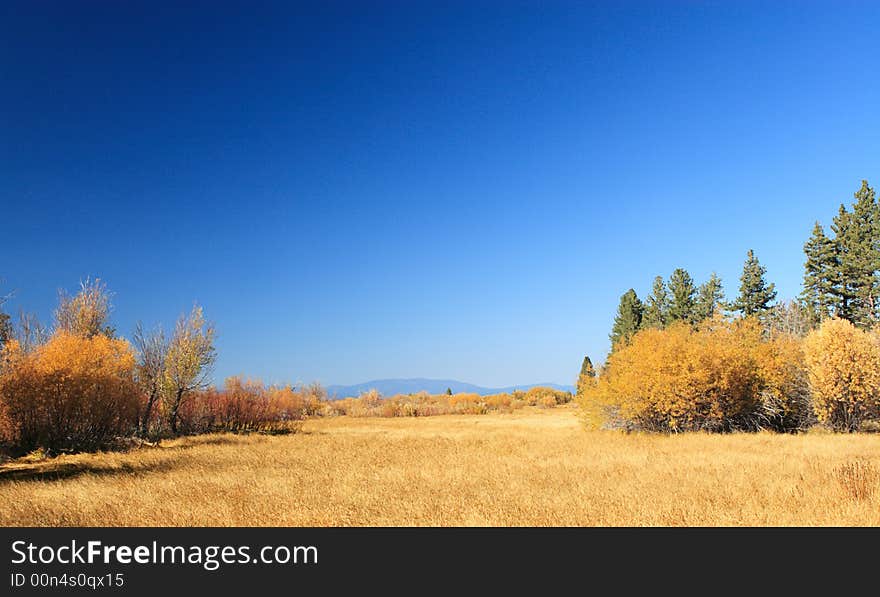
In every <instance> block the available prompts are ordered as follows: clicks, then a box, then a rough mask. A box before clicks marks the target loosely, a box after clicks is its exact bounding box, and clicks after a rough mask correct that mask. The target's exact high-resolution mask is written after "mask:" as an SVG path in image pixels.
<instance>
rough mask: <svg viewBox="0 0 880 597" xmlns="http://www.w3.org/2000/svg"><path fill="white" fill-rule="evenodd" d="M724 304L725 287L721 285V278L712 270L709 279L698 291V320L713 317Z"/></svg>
mask: <svg viewBox="0 0 880 597" xmlns="http://www.w3.org/2000/svg"><path fill="white" fill-rule="evenodd" d="M722 305H724V289H723V288H722V287H721V278H719V277H718V274H716V273H715V272H712V275H711V276H709V279H708V280H707V281H706V282H704V283H703V284H701V285H700V289H699V290H698V291H697V305H696V314H697V321H703V320H705V319H709V318H710V317H713V316H714V315H715V313H717V312H719V311H720V310H721V308H722Z"/></svg>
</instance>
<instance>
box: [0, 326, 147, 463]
mask: <svg viewBox="0 0 880 597" xmlns="http://www.w3.org/2000/svg"><path fill="white" fill-rule="evenodd" d="M4 356H5V364H4V366H3V371H2V374H0V402H2V403H3V410H4V415H3V416H4V419H5V426H6V428H7V431H6V434H7V436H8V437H7V441H8V442H9V443H11V444H12V445H13V446H14V447H15V448H16V449H18V450H20V451H28V450H33V449H35V448H43V449H45V450H46V451H48V452H50V453H57V452H63V451H82V450H95V449H99V448H102V447H105V446H107V445H108V444H110V443H111V442H112V441H113V440H114V439H115V438H116V437H118V436H121V435H128V434H130V433H131V432H132V431H133V430H134V427H135V425H136V423H137V413H138V408H139V402H140V394H139V391H138V388H137V386H136V384H135V381H134V366H135V357H134V352H133V351H132V349H131V346H130V345H129V344H128V342H126V341H125V340H122V339H113V338H109V337H107V336H105V335H102V334H99V335H95V336H92V337H85V336H81V335H77V334H73V333H70V332H67V331H64V330H59V331H57V332H56V333H55V334H54V335H53V336H52V337H51V338H50V339H49V340H48V341H47V342H46V343H45V344H42V345H40V346H38V347H36V348H35V349H34V350H32V351H31V352H24V351H23V350H21V349H20V347H18V346H17V345H16V344H15V343H10V346H8V347H7V350H6V354H5V355H4Z"/></svg>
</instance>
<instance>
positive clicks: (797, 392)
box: [753, 333, 815, 432]
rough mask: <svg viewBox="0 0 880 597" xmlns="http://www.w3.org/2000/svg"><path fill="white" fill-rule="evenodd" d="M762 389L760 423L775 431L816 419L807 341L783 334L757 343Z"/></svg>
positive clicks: (792, 428) (796, 427)
mask: <svg viewBox="0 0 880 597" xmlns="http://www.w3.org/2000/svg"><path fill="white" fill-rule="evenodd" d="M753 354H754V356H755V358H756V360H757V363H758V371H759V373H760V375H761V380H762V388H761V392H760V409H759V412H758V413H757V414H758V425H759V426H760V427H766V428H768V429H772V430H775V431H785V432H791V431H798V430H803V429H806V428H808V427H810V426H811V425H813V424H814V422H815V415H814V413H813V408H812V403H811V396H810V387H809V379H808V376H807V366H806V361H805V355H804V342H803V340H802V339H801V338H799V337H798V336H796V335H794V334H788V333H784V334H779V335H777V336H775V337H773V338H772V339H770V340H767V341H762V342H759V343H757V345H755V346H754V350H753Z"/></svg>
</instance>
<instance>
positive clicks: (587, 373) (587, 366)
mask: <svg viewBox="0 0 880 597" xmlns="http://www.w3.org/2000/svg"><path fill="white" fill-rule="evenodd" d="M579 377H596V370H595V369H593V361H591V360H590V357H588V356H585V357H584V361H583V363H581V372H580V375H579Z"/></svg>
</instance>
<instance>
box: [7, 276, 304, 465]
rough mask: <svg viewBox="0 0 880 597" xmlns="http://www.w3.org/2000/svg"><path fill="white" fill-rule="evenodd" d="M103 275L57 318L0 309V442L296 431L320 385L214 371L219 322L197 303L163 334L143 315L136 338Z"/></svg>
mask: <svg viewBox="0 0 880 597" xmlns="http://www.w3.org/2000/svg"><path fill="white" fill-rule="evenodd" d="M110 310H111V302H110V294H109V293H108V292H107V289H106V287H105V285H103V284H102V283H101V282H100V281H99V280H95V281H88V280H87V281H86V282H84V283H82V284H81V288H80V290H79V292H78V293H77V294H76V295H73V296H68V295H66V294H63V293H62V294H61V296H60V299H59V304H58V307H57V309H56V310H55V313H54V323H53V325H52V327H51V328H46V327H44V326H42V325H41V324H40V323H39V322H38V320H37V319H36V318H35V317H33V316H32V315H27V314H24V313H23V314H22V315H21V316H20V318H19V322H18V325H13V324H12V322H11V317H10V316H9V315H8V314H6V313H3V314H2V317H0V324H2V325H0V331H2V334H0V344H2V346H0V448H3V449H4V451H6V452H8V453H12V454H21V453H26V452H29V451H31V450H34V449H42V450H44V451H46V452H47V453H59V452H74V451H81V450H98V449H105V448H111V447H114V446H117V445H119V444H120V443H124V442H126V441H130V440H131V439H132V438H142V439H151V440H155V439H159V438H165V437H172V436H176V435H181V434H188V433H203V432H209V431H233V432H246V431H263V432H275V433H278V432H290V431H295V430H296V429H297V428H298V424H299V422H300V421H302V420H303V418H304V417H305V416H306V414H307V412H308V409H309V406H310V401H311V400H312V399H313V394H314V391H312V390H310V389H307V390H300V391H294V390H293V389H292V388H290V387H266V386H264V385H263V384H262V383H260V382H257V381H243V380H241V379H239V378H230V379H229V380H227V381H226V385H225V387H224V388H223V389H222V390H216V389H214V388H210V387H209V384H208V381H209V377H210V373H211V369H212V366H213V364H214V362H215V360H216V356H217V353H216V349H215V346H214V340H215V335H216V334H215V328H214V326H213V325H212V324H211V323H210V322H208V321H207V320H206V319H205V316H204V313H203V311H202V309H201V307H199V306H194V307H193V309H192V311H191V312H190V313H189V314H186V315H182V316H181V317H180V319H179V320H178V321H177V323H176V325H175V326H174V328H173V330H172V331H171V332H170V333H169V334H166V333H165V332H164V331H163V329H162V328H161V327H156V328H154V329H152V330H149V331H148V330H145V329H144V327H143V326H142V325H140V324H138V326H137V328H136V330H135V333H134V335H133V338H132V341H131V342H129V341H128V340H126V339H124V338H121V337H119V336H117V334H116V331H115V330H114V329H113V327H112V326H110V325H109V315H110Z"/></svg>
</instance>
